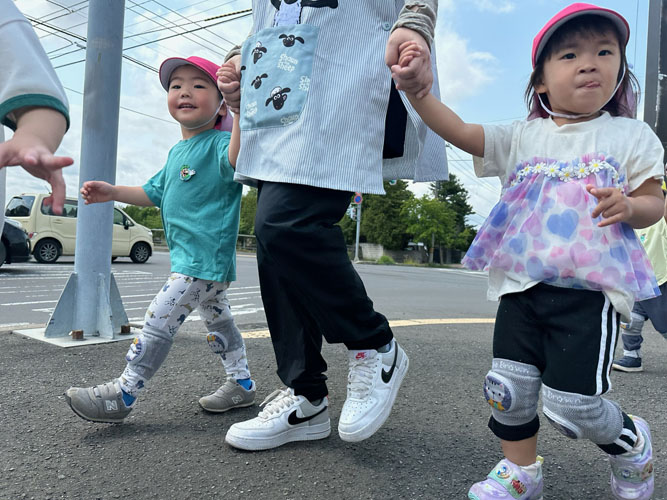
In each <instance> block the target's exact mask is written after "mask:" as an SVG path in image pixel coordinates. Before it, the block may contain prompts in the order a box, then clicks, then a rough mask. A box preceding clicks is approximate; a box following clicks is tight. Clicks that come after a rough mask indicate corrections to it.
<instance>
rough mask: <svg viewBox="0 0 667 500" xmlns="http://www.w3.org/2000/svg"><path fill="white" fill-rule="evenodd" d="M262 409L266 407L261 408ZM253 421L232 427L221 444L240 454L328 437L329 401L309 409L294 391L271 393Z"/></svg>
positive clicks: (309, 404)
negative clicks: (223, 443)
mask: <svg viewBox="0 0 667 500" xmlns="http://www.w3.org/2000/svg"><path fill="white" fill-rule="evenodd" d="M265 405H266V406H265ZM262 406H263V407H264V409H263V410H262V411H260V412H259V415H257V416H256V417H255V418H253V419H250V420H246V421H245V422H239V423H236V424H234V425H232V426H231V427H230V428H229V430H228V431H227V435H226V436H225V442H226V443H227V444H229V445H231V446H233V447H235V448H240V449H242V450H250V451H256V450H268V449H271V448H277V447H278V446H282V445H284V444H286V443H290V442H292V441H313V440H316V439H324V438H326V437H328V436H329V434H331V422H330V421H329V398H324V399H322V402H321V403H320V404H319V405H313V404H311V403H310V401H308V400H307V399H306V398H305V397H303V396H295V395H294V389H290V388H286V389H283V390H280V389H279V390H277V391H273V392H272V393H271V394H269V396H268V397H267V398H266V399H265V400H264V402H263V403H262V404H261V405H260V407H262Z"/></svg>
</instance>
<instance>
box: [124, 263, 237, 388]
mask: <svg viewBox="0 0 667 500" xmlns="http://www.w3.org/2000/svg"><path fill="white" fill-rule="evenodd" d="M228 288H229V282H225V283H220V282H217V281H208V280H202V279H199V278H192V277H190V276H185V275H184V274H180V273H172V274H171V275H170V276H169V278H168V279H167V282H166V283H165V284H164V286H163V287H162V289H161V290H160V291H159V292H158V294H157V295H156V296H155V298H154V299H153V302H152V303H151V305H150V306H149V307H148V310H147V311H146V317H145V320H144V327H143V329H142V330H141V334H140V335H139V336H138V337H137V338H136V339H134V341H133V342H132V344H131V345H130V349H129V351H128V352H127V355H126V356H125V359H126V360H127V366H126V368H125V371H124V372H123V374H122V375H121V377H120V379H119V380H120V385H121V388H122V389H123V390H124V391H125V392H127V393H128V394H131V395H133V396H137V395H138V393H139V392H140V391H141V389H143V387H144V385H145V383H146V381H148V380H149V379H150V378H151V377H152V376H153V375H154V374H155V372H157V370H158V369H159V368H160V365H161V364H162V362H163V361H164V360H165V359H166V357H167V354H168V353H169V349H170V348H171V345H172V343H173V338H174V335H176V332H177V331H178V329H179V328H180V326H181V325H182V324H183V322H184V321H185V319H186V318H187V317H188V315H189V314H190V313H191V312H192V311H194V310H195V309H197V308H199V314H200V315H201V317H202V318H203V319H204V322H205V323H206V328H207V330H208V332H209V333H208V336H207V340H208V344H209V346H210V347H211V350H212V351H213V352H214V353H215V354H218V355H219V356H220V358H221V361H222V365H223V367H224V369H225V372H226V373H227V375H228V376H229V377H232V378H235V379H237V380H238V379H247V378H250V370H249V369H248V360H247V358H246V350H245V343H244V342H243V337H242V336H241V332H240V331H239V329H238V328H237V327H236V325H235V324H234V318H233V317H232V313H231V310H230V305H229V300H227V289H228Z"/></svg>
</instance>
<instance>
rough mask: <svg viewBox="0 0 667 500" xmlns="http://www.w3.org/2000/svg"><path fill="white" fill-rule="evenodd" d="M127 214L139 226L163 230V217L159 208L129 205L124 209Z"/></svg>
mask: <svg viewBox="0 0 667 500" xmlns="http://www.w3.org/2000/svg"><path fill="white" fill-rule="evenodd" d="M123 210H124V211H125V213H126V214H127V215H129V216H130V217H132V219H134V221H135V222H136V223H137V224H141V225H142V226H146V227H147V228H149V229H162V217H160V209H159V208H158V207H137V206H136V205H127V206H126V207H124V208H123Z"/></svg>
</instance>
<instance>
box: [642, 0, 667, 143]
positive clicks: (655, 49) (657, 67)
mask: <svg viewBox="0 0 667 500" xmlns="http://www.w3.org/2000/svg"><path fill="white" fill-rule="evenodd" d="M644 121H645V122H646V123H648V125H649V126H650V127H651V128H652V129H653V130H654V131H655V133H656V134H657V135H658V137H659V138H660V141H661V142H662V144H663V146H666V147H667V3H665V2H664V1H663V0H649V11H648V34H647V43H646V82H645V85H644Z"/></svg>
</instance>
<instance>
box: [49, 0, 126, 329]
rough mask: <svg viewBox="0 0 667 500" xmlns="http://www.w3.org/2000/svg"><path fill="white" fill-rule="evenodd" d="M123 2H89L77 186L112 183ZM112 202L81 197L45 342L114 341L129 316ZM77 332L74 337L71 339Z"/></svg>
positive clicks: (116, 0) (111, 0) (116, 136)
mask: <svg viewBox="0 0 667 500" xmlns="http://www.w3.org/2000/svg"><path fill="white" fill-rule="evenodd" d="M124 16H125V0H90V4H89V7H88V37H87V40H88V43H87V47H86V71H85V83H84V91H83V134H82V140H81V167H80V174H79V186H81V185H82V184H83V183H84V182H85V181H89V180H102V181H106V182H109V183H110V184H115V183H116V149H117V146H118V144H117V143H118V114H119V105H120V80H121V63H122V52H123V20H124ZM112 234H113V202H108V203H99V204H93V205H85V204H84V202H83V199H82V198H81V196H79V203H78V211H77V222H76V236H77V238H76V248H75V259H74V273H72V274H71V275H70V277H69V280H68V281H67V284H66V285H65V289H64V290H63V292H62V294H61V296H60V299H59V300H58V304H57V305H56V308H55V309H54V311H53V314H52V315H51V318H50V319H49V322H48V324H47V327H46V331H45V333H44V336H45V337H66V336H68V335H70V331H71V332H72V339H75V338H76V339H78V340H82V338H83V337H98V336H99V337H103V338H106V339H113V338H115V335H116V334H117V333H120V332H121V327H122V326H123V325H125V324H126V323H127V321H128V320H127V314H126V313H125V309H124V308H123V303H122V300H121V298H120V294H119V292H118V287H117V286H116V281H115V280H114V277H113V275H112V274H111V239H112ZM75 333H76V337H75Z"/></svg>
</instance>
